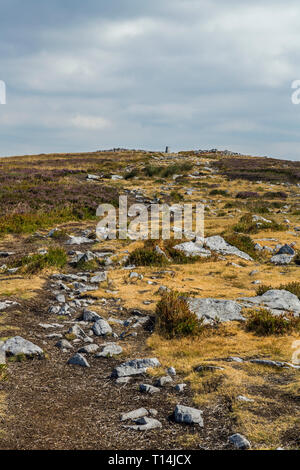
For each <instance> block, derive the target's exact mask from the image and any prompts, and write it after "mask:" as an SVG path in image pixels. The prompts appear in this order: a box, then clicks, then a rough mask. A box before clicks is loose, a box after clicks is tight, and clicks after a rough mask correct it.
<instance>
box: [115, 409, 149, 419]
mask: <svg viewBox="0 0 300 470" xmlns="http://www.w3.org/2000/svg"><path fill="white" fill-rule="evenodd" d="M144 416H148V411H147V410H146V408H138V409H137V410H133V411H129V412H128V413H124V414H122V415H121V421H127V420H128V419H133V420H134V419H138V418H143V417H144Z"/></svg>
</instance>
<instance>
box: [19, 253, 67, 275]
mask: <svg viewBox="0 0 300 470" xmlns="http://www.w3.org/2000/svg"><path fill="white" fill-rule="evenodd" d="M66 264H67V254H66V252H65V250H63V249H62V248H50V249H49V251H48V253H46V254H45V255H41V254H35V255H32V256H23V257H22V258H20V259H18V260H16V261H15V262H14V264H13V266H14V267H20V268H21V270H22V272H23V273H25V274H35V273H37V272H40V271H42V270H43V269H46V268H50V267H54V268H63V267H64V266H65V265H66Z"/></svg>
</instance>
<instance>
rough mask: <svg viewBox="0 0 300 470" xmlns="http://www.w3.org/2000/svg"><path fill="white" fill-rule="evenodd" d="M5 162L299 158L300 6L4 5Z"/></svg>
mask: <svg viewBox="0 0 300 470" xmlns="http://www.w3.org/2000/svg"><path fill="white" fill-rule="evenodd" d="M0 7H1V9H0V80H3V81H5V83H6V86H7V104H6V105H0V155H3V156H5V155H22V154H32V153H48V152H69V151H70V152H79V151H92V150H97V149H105V148H112V147H127V148H145V149H163V148H164V147H165V146H166V145H169V146H170V148H171V150H178V149H192V148H194V149H199V148H201V149H206V148H219V149H224V148H227V149H230V150H234V151H238V152H241V153H250V154H253V155H269V156H278V157H282V158H291V159H298V160H300V104H299V105H298V106H297V105H294V104H292V102H291V95H292V89H291V84H292V82H293V81H294V80H296V79H300V27H299V24H300V2H299V0H289V1H288V2H287V1H286V0H264V2H262V1H261V0H259V1H258V0H251V1H250V0H249V1H245V0H244V1H241V0H236V1H234V0H227V1H226V2H225V1H224V0H85V1H82V0H80V1H79V0H26V1H24V0H0Z"/></svg>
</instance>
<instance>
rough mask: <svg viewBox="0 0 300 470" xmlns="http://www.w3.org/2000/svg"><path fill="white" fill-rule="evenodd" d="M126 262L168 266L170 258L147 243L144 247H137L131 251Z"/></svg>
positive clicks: (140, 264)
mask: <svg viewBox="0 0 300 470" xmlns="http://www.w3.org/2000/svg"><path fill="white" fill-rule="evenodd" d="M126 264H127V266H130V265H135V266H166V265H167V264H168V260H167V259H166V257H165V256H163V255H161V254H159V253H156V251H155V250H154V248H152V247H148V246H147V245H145V246H144V247H143V248H137V249H136V250H134V251H133V252H132V253H130V255H129V258H128V260H127V262H126Z"/></svg>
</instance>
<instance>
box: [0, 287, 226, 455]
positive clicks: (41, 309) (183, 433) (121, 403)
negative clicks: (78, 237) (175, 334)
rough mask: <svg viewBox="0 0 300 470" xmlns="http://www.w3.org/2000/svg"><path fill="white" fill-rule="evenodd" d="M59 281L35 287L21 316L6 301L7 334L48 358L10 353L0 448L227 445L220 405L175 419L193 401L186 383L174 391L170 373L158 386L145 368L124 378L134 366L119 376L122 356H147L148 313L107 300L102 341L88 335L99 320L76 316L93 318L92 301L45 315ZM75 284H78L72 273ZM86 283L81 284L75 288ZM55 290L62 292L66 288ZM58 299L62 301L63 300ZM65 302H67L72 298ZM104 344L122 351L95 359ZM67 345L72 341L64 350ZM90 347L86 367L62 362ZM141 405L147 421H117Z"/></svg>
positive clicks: (3, 386)
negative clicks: (64, 312) (63, 312)
mask: <svg viewBox="0 0 300 470" xmlns="http://www.w3.org/2000/svg"><path fill="white" fill-rule="evenodd" d="M61 282H62V281H61V280H60V279H57V278H56V279H50V280H49V284H48V286H47V288H45V290H42V291H40V293H39V295H38V296H37V298H36V299H35V300H31V301H27V302H26V301H24V303H23V305H21V310H22V314H21V315H20V314H19V313H18V311H20V309H19V310H15V309H14V306H13V305H11V306H9V305H8V306H7V308H8V309H9V310H8V311H7V314H8V318H9V324H10V327H12V328H14V329H15V330H14V329H13V330H12V334H14V333H15V334H16V335H20V336H21V337H22V338H25V339H26V340H28V341H31V342H32V343H33V344H36V345H38V346H39V347H41V348H42V349H43V350H44V352H45V354H46V358H45V359H39V358H34V359H31V360H28V359H27V360H26V359H25V358H24V357H23V356H20V355H19V356H12V358H8V362H7V365H8V367H7V380H6V381H5V382H1V383H0V384H1V385H0V386H1V390H2V391H4V392H5V394H6V397H7V406H8V409H7V412H6V414H5V416H4V417H3V418H2V419H1V428H2V429H3V431H4V433H3V434H2V436H1V440H0V449H162V448H163V449H176V448H179V449H180V448H185V447H189V448H193V447H194V446H195V448H199V443H198V444H193V441H191V438H190V437H191V436H193V435H195V434H196V435H197V437H198V436H203V443H204V444H205V446H206V447H207V448H209V447H212V448H223V447H224V446H225V447H226V446H227V445H228V435H229V433H230V426H231V423H230V420H229V418H228V416H227V413H226V405H225V406H224V407H220V408H218V409H214V410H203V411H204V414H203V416H202V413H201V414H200V415H197V416H194V418H193V419H194V421H195V422H194V423H193V422H192V424H189V425H185V424H182V423H176V422H175V420H174V410H175V407H176V405H177V404H180V405H185V406H189V407H191V406H193V400H192V394H191V391H190V390H189V388H188V387H185V388H184V391H183V392H180V391H178V390H176V388H175V386H176V384H180V383H181V382H182V379H181V380H180V377H174V376H173V377H172V371H171V374H170V376H169V377H171V378H170V379H169V380H170V383H168V380H163V381H161V383H160V384H159V385H164V386H157V385H158V384H156V383H155V379H154V378H151V377H150V376H149V375H147V373H146V371H144V370H140V371H139V372H140V373H139V374H136V375H132V376H131V377H130V378H128V377H123V375H129V374H130V373H131V372H132V371H130V370H128V368H127V369H126V372H125V373H124V370H123V369H122V367H121V369H120V368H119V369H118V366H120V364H122V363H123V362H124V361H128V360H131V359H136V358H149V357H152V355H151V351H149V350H148V348H147V346H146V339H147V336H148V335H149V334H150V332H149V331H148V329H149V318H146V317H145V316H144V315H143V313H142V312H133V313H134V315H133V314H132V312H127V311H126V310H125V309H123V308H122V306H120V304H117V303H115V302H114V301H113V300H112V301H107V302H106V304H105V305H103V304H102V306H101V307H102V312H103V316H105V317H106V318H108V317H113V318H114V321H112V320H111V321H110V325H112V326H111V328H112V334H111V333H110V335H109V338H107V337H106V335H105V334H103V335H102V334H101V332H100V333H99V331H98V333H97V334H100V336H97V335H95V333H94V331H97V328H95V325H96V323H97V322H96V323H95V322H94V321H90V322H88V321H85V322H84V321H79V319H80V315H82V312H86V313H85V318H86V319H93V318H92V317H93V315H92V314H91V313H87V312H93V310H92V307H96V305H90V307H89V309H91V310H87V309H86V307H83V308H82V306H81V308H79V309H77V308H76V309H75V308H72V307H70V310H69V314H68V315H67V316H65V315H64V316H63V315H62V316H59V317H58V316H57V315H55V314H54V313H49V303H51V302H52V309H50V312H51V311H52V312H53V311H56V309H55V308H54V307H59V308H60V309H61V308H63V307H65V306H64V304H62V303H59V302H57V300H55V301H53V298H55V297H53V288H54V286H55V285H56V287H57V286H59V285H60V287H61V284H60V283H61ZM74 282H75V283H76V282H77V281H76V280H75V278H74ZM88 284H89V283H88V282H81V289H82V288H83V285H85V286H86V287H87V286H88ZM67 285H68V286H69V287H67ZM67 285H64V287H65V288H67V289H72V288H73V287H74V284H73V287H72V283H67ZM75 288H78V285H76V286H75ZM63 290H64V289H62V291H63ZM67 292H68V293H67V296H70V295H71V296H73V295H75V297H76V296H77V294H76V289H75V291H74V292H75V294H74V293H73V294H72V292H71V291H69V290H68V291H67ZM54 293H56V291H54ZM59 295H65V296H66V292H65V293H64V294H62V293H60V294H59ZM57 299H58V300H60V301H61V302H62V301H63V300H64V299H63V298H59V297H57ZM78 299H79V297H78ZM89 302H90V303H92V302H94V301H93V300H92V298H88V299H87V300H84V301H82V303H84V304H86V305H88V303H89ZM67 303H68V305H70V301H69V302H67ZM96 303H97V302H96ZM71 305H73V304H72V303H71ZM79 312H81V313H80V314H79ZM96 318H97V314H96ZM93 320H95V318H94V319H93ZM98 323H99V321H98ZM105 324H106V320H103V324H102V326H103V325H105ZM47 325H48V327H47V328H46V326H47ZM49 325H54V326H53V327H49ZM100 326H101V322H100ZM124 333H125V334H124ZM107 343H108V344H109V346H110V347H111V345H112V344H113V346H114V347H115V346H116V345H119V346H120V347H121V348H122V349H123V352H122V354H121V355H120V356H113V357H97V353H95V349H97V352H98V354H99V351H100V352H101V351H102V350H103V347H104V346H105V345H106V344H107ZM68 344H69V345H71V347H70V349H69V346H68ZM91 345H93V347H92V348H91V350H93V352H92V353H87V352H83V353H80V357H81V358H83V359H84V363H85V364H88V366H89V367H83V366H81V365H70V364H69V363H68V361H69V360H70V358H72V357H74V354H76V353H77V351H82V348H86V347H87V350H86V351H88V350H89V348H90V347H91ZM95 345H96V346H95ZM58 346H60V347H58ZM84 351H85V349H84ZM104 351H107V349H106V350H104ZM112 352H114V351H112ZM117 352H118V351H117ZM77 357H78V356H77ZM17 358H18V360H16V359H17ZM11 359H13V361H12V360H11ZM154 365H155V364H154ZM116 368H117V369H116ZM129 369H130V367H129ZM114 370H117V371H119V375H120V378H119V379H117V377H116V375H115V377H112V372H113V371H114ZM127 381H128V382H127ZM118 382H119V383H118ZM126 382H127V383H126ZM164 382H167V383H166V384H164ZM143 384H146V385H149V386H150V392H152V391H154V392H156V393H147V390H148V387H146V393H145V392H144V393H142V391H141V385H143ZM154 385H155V387H154V388H153V389H151V387H153V386H154ZM142 388H143V387H142ZM144 388H145V387H144ZM179 389H180V388H179ZM141 408H144V413H143V412H141V411H139V413H138V415H143V414H146V415H147V416H146V418H145V417H143V416H141V417H140V419H139V420H137V419H128V420H126V419H125V420H124V421H121V416H122V415H124V414H125V413H128V412H132V411H134V410H137V409H138V410H140V409H141ZM179 411H180V410H179ZM129 417H130V416H129ZM135 418H136V417H135ZM137 418H139V416H137ZM193 419H192V421H193ZM202 419H204V420H205V427H202V425H201V423H202ZM180 420H181V421H182V417H181V418H180V416H179V417H177V421H180ZM199 420H200V421H199ZM129 426H133V428H129ZM134 426H136V427H135V428H134ZM145 426H146V429H147V428H148V427H150V428H151V427H153V428H154V429H151V430H149V431H148V430H144V429H145ZM139 429H142V430H143V431H142V432H141V431H140V430H139ZM197 441H198V439H197Z"/></svg>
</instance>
